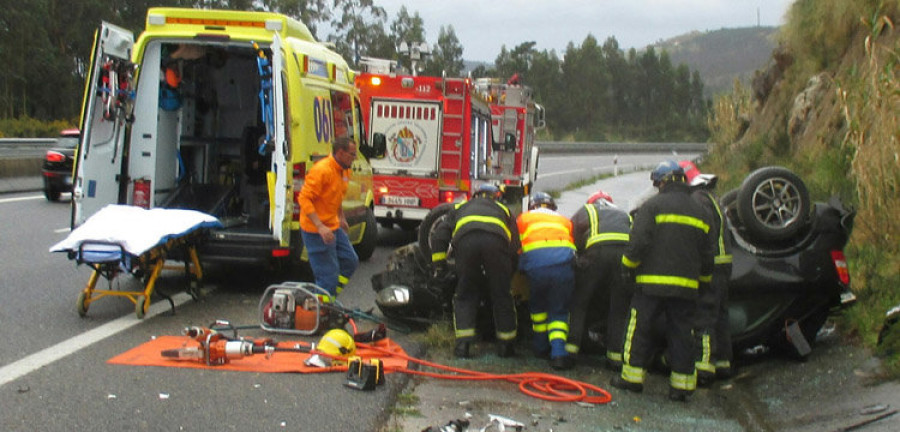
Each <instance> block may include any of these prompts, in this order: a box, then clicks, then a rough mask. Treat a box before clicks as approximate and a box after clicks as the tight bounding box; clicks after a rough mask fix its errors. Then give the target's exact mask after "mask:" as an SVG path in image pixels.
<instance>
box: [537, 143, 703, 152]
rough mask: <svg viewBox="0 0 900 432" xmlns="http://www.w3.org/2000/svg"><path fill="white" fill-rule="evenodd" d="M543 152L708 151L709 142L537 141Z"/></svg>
mask: <svg viewBox="0 0 900 432" xmlns="http://www.w3.org/2000/svg"><path fill="white" fill-rule="evenodd" d="M535 145H537V146H538V148H540V150H541V153H626V152H627V153H658V152H668V151H675V152H685V153H687V152H706V150H707V149H708V147H707V146H708V144H707V143H616V142H564V141H536V142H535Z"/></svg>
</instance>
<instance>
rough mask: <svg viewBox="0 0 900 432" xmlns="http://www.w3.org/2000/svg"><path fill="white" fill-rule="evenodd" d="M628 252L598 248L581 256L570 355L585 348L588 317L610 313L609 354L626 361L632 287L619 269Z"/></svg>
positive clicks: (615, 246) (618, 246)
mask: <svg viewBox="0 0 900 432" xmlns="http://www.w3.org/2000/svg"><path fill="white" fill-rule="evenodd" d="M624 250H625V245H624V244H605V245H597V246H593V247H592V248H590V249H588V251H587V252H586V253H584V254H582V255H581V256H579V258H578V265H577V267H576V268H575V292H574V293H573V294H572V307H571V314H570V317H569V319H570V323H569V339H568V343H567V344H566V351H568V352H569V353H571V354H575V353H578V351H579V350H580V349H581V344H582V342H583V339H584V335H585V334H586V328H585V326H586V325H587V322H586V321H587V317H588V316H589V315H590V316H596V315H601V316H602V314H603V313H606V312H607V311H608V315H607V323H606V334H605V335H604V342H605V345H606V348H607V353H612V354H613V356H614V357H616V359H617V361H619V362H621V361H622V359H621V356H622V342H623V340H624V332H625V321H626V320H627V319H628V307H629V305H630V304H631V291H630V287H629V288H626V286H625V285H623V283H622V277H621V271H620V270H619V268H620V266H621V265H622V264H621V263H622V253H623V252H624Z"/></svg>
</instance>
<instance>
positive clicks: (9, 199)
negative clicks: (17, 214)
mask: <svg viewBox="0 0 900 432" xmlns="http://www.w3.org/2000/svg"><path fill="white" fill-rule="evenodd" d="M36 199H44V196H43V195H32V196H23V197H16V198H2V199H0V204H5V203H11V202H18V201H30V200H36Z"/></svg>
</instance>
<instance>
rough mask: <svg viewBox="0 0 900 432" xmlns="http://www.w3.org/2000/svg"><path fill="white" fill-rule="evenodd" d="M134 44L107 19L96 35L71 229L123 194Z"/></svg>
mask: <svg viewBox="0 0 900 432" xmlns="http://www.w3.org/2000/svg"><path fill="white" fill-rule="evenodd" d="M133 46H134V35H133V34H132V33H131V32H130V31H128V30H125V29H123V28H121V27H117V26H115V25H112V24H109V23H106V22H104V23H102V24H101V26H100V29H99V30H98V31H97V33H96V35H95V37H94V50H93V56H92V62H91V68H90V71H89V75H88V78H87V84H86V86H85V95H84V102H83V106H82V118H81V128H82V133H81V142H80V143H79V145H78V152H77V158H76V161H75V164H76V165H75V176H74V189H73V193H72V212H73V213H72V226H73V227H75V226H78V225H80V224H82V223H83V222H84V221H85V220H86V219H87V218H88V217H90V216H91V215H93V214H94V213H96V212H97V211H98V210H100V209H101V208H102V207H104V206H106V205H108V204H117V203H119V202H120V201H121V200H123V199H124V196H125V192H126V190H125V189H127V186H128V179H127V175H128V173H127V169H125V168H124V166H125V164H124V163H123V162H124V157H125V153H126V151H125V150H126V149H125V148H124V145H125V142H126V140H125V135H126V124H127V122H128V121H129V117H130V116H131V115H132V113H131V109H130V107H131V106H132V102H133V101H132V99H133V95H132V92H131V89H132V76H133V75H132V74H133V72H134V65H133V64H132V63H131V51H132V48H133Z"/></svg>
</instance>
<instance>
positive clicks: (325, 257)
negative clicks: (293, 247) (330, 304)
mask: <svg viewBox="0 0 900 432" xmlns="http://www.w3.org/2000/svg"><path fill="white" fill-rule="evenodd" d="M333 232H334V241H333V242H331V243H325V241H324V240H322V236H321V235H320V234H319V233H313V232H306V231H303V230H300V236H301V238H302V239H303V245H304V246H306V254H307V256H308V257H309V266H310V267H312V271H313V276H315V278H316V285H318V286H319V287H320V288H324V289H325V290H326V291H328V292H329V293H330V294H331V295H332V297H333V296H335V295H337V294H338V293H339V292H340V290H342V289H343V287H344V285H345V284H346V283H347V281H349V280H350V276H353V273H354V272H356V267H358V266H359V256H357V255H356V251H355V250H354V249H353V245H352V244H350V238H349V237H347V233H346V232H344V230H342V229H336V230H334V231H333Z"/></svg>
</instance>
